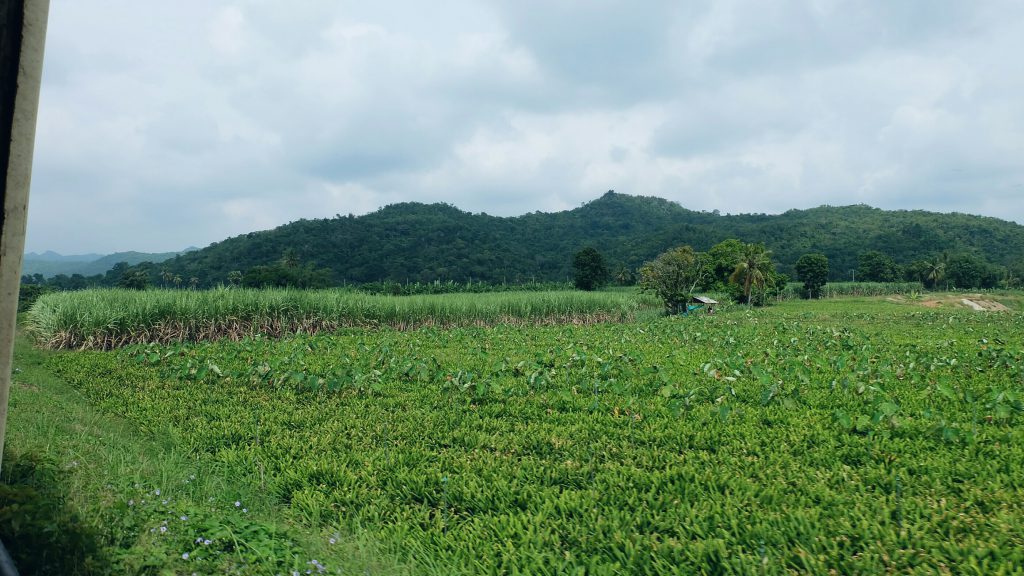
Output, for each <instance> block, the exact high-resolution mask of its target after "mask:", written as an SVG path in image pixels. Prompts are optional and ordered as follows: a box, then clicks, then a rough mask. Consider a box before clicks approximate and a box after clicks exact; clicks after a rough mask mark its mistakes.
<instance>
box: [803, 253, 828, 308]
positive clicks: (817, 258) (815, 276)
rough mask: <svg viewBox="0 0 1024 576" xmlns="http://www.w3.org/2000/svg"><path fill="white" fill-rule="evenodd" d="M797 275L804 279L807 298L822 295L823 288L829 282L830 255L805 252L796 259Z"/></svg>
mask: <svg viewBox="0 0 1024 576" xmlns="http://www.w3.org/2000/svg"><path fill="white" fill-rule="evenodd" d="M796 276H797V279H799V280H801V281H803V283H804V295H805V296H806V297H807V298H819V297H821V289H822V288H823V287H824V286H825V284H826V283H827V282H828V256H825V255H824V254H804V255H803V256H801V257H800V259H799V260H797V261H796Z"/></svg>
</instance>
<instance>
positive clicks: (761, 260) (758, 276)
mask: <svg viewBox="0 0 1024 576" xmlns="http://www.w3.org/2000/svg"><path fill="white" fill-rule="evenodd" d="M771 262H772V253H771V251H769V250H768V249H767V248H765V247H764V244H744V245H743V252H742V254H741V255H740V261H739V263H738V264H736V268H735V269H734V270H733V271H732V275H730V276H729V281H730V282H736V283H738V284H742V286H743V297H744V298H745V299H746V300H747V306H750V305H752V304H753V303H752V302H751V298H750V291H751V290H752V289H753V288H754V287H755V286H756V287H764V284H765V281H766V280H767V279H768V276H767V275H766V274H765V272H766V271H767V269H768V266H769V265H770V264H771Z"/></svg>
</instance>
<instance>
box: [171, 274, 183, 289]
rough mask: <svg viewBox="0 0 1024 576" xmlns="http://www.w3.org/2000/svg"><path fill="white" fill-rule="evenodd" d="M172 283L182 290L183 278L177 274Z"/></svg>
mask: <svg viewBox="0 0 1024 576" xmlns="http://www.w3.org/2000/svg"><path fill="white" fill-rule="evenodd" d="M172 281H173V282H174V287H175V288H181V276H178V275H177V274H175V275H174V278H173V279H172Z"/></svg>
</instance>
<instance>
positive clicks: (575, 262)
mask: <svg viewBox="0 0 1024 576" xmlns="http://www.w3.org/2000/svg"><path fill="white" fill-rule="evenodd" d="M572 269H573V278H574V282H575V284H576V288H578V289H580V290H596V289H598V288H600V287H602V286H604V285H605V284H607V283H608V276H609V274H608V267H607V266H606V265H605V263H604V256H601V253H600V252H598V251H597V250H595V249H594V248H590V247H587V248H584V249H583V250H580V251H579V252H577V253H576V254H575V255H573V257H572Z"/></svg>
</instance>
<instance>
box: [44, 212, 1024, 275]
mask: <svg viewBox="0 0 1024 576" xmlns="http://www.w3.org/2000/svg"><path fill="white" fill-rule="evenodd" d="M730 238H732V239H739V240H741V241H742V242H745V243H749V244H763V245H764V246H765V247H766V248H767V249H768V250H770V251H771V252H772V254H773V258H774V259H775V261H776V262H777V265H778V271H779V272H780V273H783V274H786V275H791V276H792V275H793V274H794V272H795V270H794V266H795V264H796V261H797V260H798V259H799V258H800V257H801V256H802V255H804V254H806V253H808V252H809V251H813V252H817V253H821V254H824V255H825V256H826V257H827V258H828V259H829V262H830V264H831V265H830V279H831V280H841V279H843V280H845V279H851V278H852V276H854V275H855V274H859V273H858V268H859V267H860V265H861V262H860V258H861V255H862V254H864V253H868V252H871V251H875V252H877V253H879V254H882V255H884V256H885V257H886V258H888V259H890V260H891V261H892V263H893V264H894V267H890V268H889V269H888V270H886V271H885V273H883V274H878V275H876V274H875V271H870V272H868V275H869V277H865V278H863V279H865V280H868V279H872V278H876V277H877V279H878V280H882V281H893V280H903V279H906V280H912V281H921V282H925V281H926V279H925V278H923V277H922V276H921V272H922V265H923V263H926V262H935V261H936V260H938V259H940V258H942V254H947V256H946V258H947V259H948V266H947V268H946V272H947V273H946V274H945V275H944V277H943V279H942V282H941V283H940V285H941V286H942V287H947V285H948V287H950V288H973V287H995V286H999V285H1002V286H1005V287H1008V286H1015V285H1019V284H1020V279H1021V277H1024V256H1022V255H1021V253H1020V250H1019V247H1020V246H1024V227H1022V226H1020V225H1017V224H1014V223H1011V222H1006V221H1002V220H998V219H995V218H984V217H979V216H969V215H965V214H936V213H930V212H923V211H883V210H879V209H875V208H870V207H868V206H847V207H830V206H822V207H820V208H814V209H811V210H791V211H789V212H786V213H784V214H780V215H776V216H769V215H764V214H738V215H719V214H717V213H708V212H694V211H691V210H687V209H685V208H683V207H681V206H679V205H678V204H676V203H673V202H668V201H665V200H662V199H659V198H648V197H635V196H627V195H623V194H616V193H613V192H609V193H607V194H605V195H604V196H602V197H601V198H599V199H597V200H594V201H593V202H590V203H588V204H586V205H584V206H582V207H579V208H576V209H574V210H569V211H565V212H557V213H551V214H546V213H540V212H537V213H532V214H526V215H523V216H519V217H513V218H501V217H495V216H490V215H487V214H470V213H467V212H463V211H461V210H458V209H457V208H455V207H453V206H449V205H443V204H434V205H423V204H413V203H403V204H395V205H392V206H388V207H386V208H382V209H380V210H378V211H377V212H374V213H371V214H367V215H365V216H360V217H354V216H351V215H349V216H342V215H337V216H336V217H335V218H331V219H321V220H300V221H297V222H293V223H291V224H288V225H285V226H280V227H278V228H275V229H273V230H269V231H264V232H252V233H249V234H245V235H242V236H237V237H234V238H229V239H227V240H224V241H222V242H218V243H214V244H212V245H210V246H209V247H207V248H204V249H202V250H199V251H195V252H191V253H188V254H183V255H180V256H177V257H175V258H173V259H170V260H167V261H165V262H163V263H160V264H142V265H139V266H136V268H138V269H140V270H142V271H144V272H145V273H146V274H148V275H149V277H150V279H151V282H150V283H151V285H156V286H172V285H176V284H172V283H171V282H170V281H166V280H162V279H161V278H163V277H164V275H165V274H167V275H168V276H167V277H168V278H171V279H173V278H175V277H177V278H179V279H180V284H181V285H183V286H188V285H189V284H190V283H191V279H193V278H195V279H196V281H197V285H198V286H201V287H211V286H216V285H218V284H229V283H231V280H230V278H229V275H230V274H231V273H232V272H240V273H245V272H247V271H249V270H252V269H254V268H256V267H257V266H274V265H275V263H278V262H280V260H281V259H282V256H283V255H284V254H285V253H286V252H288V251H291V253H292V255H293V256H294V257H295V259H296V261H297V262H299V263H301V264H302V265H309V266H311V270H317V271H319V270H323V271H326V276H327V278H326V280H327V281H328V282H329V283H330V284H331V285H343V284H352V283H364V282H379V281H391V282H401V283H415V282H420V283H430V282H434V281H441V282H446V281H454V282H467V281H472V282H479V281H485V282H488V283H492V284H518V283H522V282H527V281H557V282H568V281H570V280H571V278H572V276H573V269H572V264H573V262H572V260H573V258H572V257H573V254H575V253H577V252H578V251H580V250H581V249H583V248H584V247H587V246H592V247H593V248H594V249H595V250H597V251H599V252H600V253H601V254H602V255H603V257H604V259H605V262H606V265H607V267H608V269H609V270H613V271H615V276H617V277H621V278H628V277H629V276H630V275H631V273H632V272H634V271H636V270H638V269H639V267H640V266H641V265H642V264H643V263H644V262H648V261H650V260H652V259H654V258H655V257H656V256H657V255H658V254H661V253H663V252H664V251H666V250H668V249H671V248H672V247H675V246H680V245H689V246H692V247H693V248H694V249H695V250H697V251H706V250H709V249H710V248H711V247H712V246H715V245H716V244H719V243H721V242H723V241H726V240H728V239H730ZM123 272H124V271H123V270H122V271H119V272H115V273H113V274H110V273H108V274H105V275H104V276H100V277H91V278H89V277H84V276H81V275H78V277H77V278H76V277H75V276H63V277H59V278H54V279H51V280H50V281H49V282H50V283H51V284H52V285H54V286H55V287H58V288H62V289H63V288H68V287H75V288H81V287H84V285H105V286H113V285H115V284H116V282H117V281H118V279H119V278H120V277H121V276H122V274H123ZM729 272H730V273H731V272H732V270H729ZM893 274H894V275H895V276H896V277H891V276H892V275H893ZM30 280H32V279H30Z"/></svg>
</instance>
